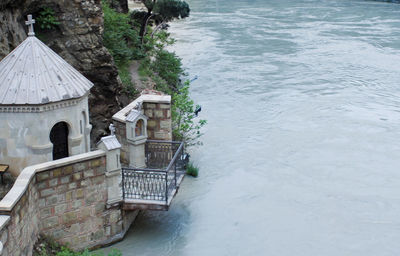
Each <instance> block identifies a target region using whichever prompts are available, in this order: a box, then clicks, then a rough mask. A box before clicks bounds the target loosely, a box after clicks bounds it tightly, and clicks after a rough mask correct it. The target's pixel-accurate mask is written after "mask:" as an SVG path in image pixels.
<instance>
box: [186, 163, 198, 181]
mask: <svg viewBox="0 0 400 256" xmlns="http://www.w3.org/2000/svg"><path fill="white" fill-rule="evenodd" d="M186 174H188V175H190V176H193V177H197V176H199V167H197V166H196V165H194V164H193V163H192V162H190V163H188V165H187V166H186Z"/></svg>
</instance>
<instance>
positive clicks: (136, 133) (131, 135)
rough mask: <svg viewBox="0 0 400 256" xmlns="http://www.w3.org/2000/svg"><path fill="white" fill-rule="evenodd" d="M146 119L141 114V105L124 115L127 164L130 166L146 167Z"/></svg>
mask: <svg viewBox="0 0 400 256" xmlns="http://www.w3.org/2000/svg"><path fill="white" fill-rule="evenodd" d="M147 119H148V118H147V117H146V116H145V115H144V114H142V110H141V106H138V107H137V109H132V110H131V111H130V112H129V113H128V115H127V116H126V136H127V141H128V143H129V165H130V166H131V167H135V168H143V167H146V163H145V143H146V140H147Z"/></svg>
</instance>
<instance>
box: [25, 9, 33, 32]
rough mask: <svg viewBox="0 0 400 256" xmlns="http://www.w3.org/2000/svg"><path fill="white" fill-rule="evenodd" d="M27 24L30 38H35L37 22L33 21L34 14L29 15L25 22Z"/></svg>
mask: <svg viewBox="0 0 400 256" xmlns="http://www.w3.org/2000/svg"><path fill="white" fill-rule="evenodd" d="M25 24H26V25H27V26H28V27H29V32H28V36H34V35H35V31H33V24H35V20H34V19H32V14H29V15H28V20H27V21H25Z"/></svg>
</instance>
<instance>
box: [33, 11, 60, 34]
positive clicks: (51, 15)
mask: <svg viewBox="0 0 400 256" xmlns="http://www.w3.org/2000/svg"><path fill="white" fill-rule="evenodd" d="M36 21H37V23H38V24H39V26H40V28H41V29H53V28H55V27H56V26H57V25H59V24H60V22H58V20H57V18H56V17H55V12H54V10H53V9H51V8H49V7H44V8H43V10H42V11H40V12H39V15H38V16H37V17H36Z"/></svg>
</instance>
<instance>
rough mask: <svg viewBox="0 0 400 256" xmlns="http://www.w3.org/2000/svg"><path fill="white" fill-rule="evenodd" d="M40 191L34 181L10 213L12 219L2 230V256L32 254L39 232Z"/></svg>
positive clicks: (0, 233)
mask: <svg viewBox="0 0 400 256" xmlns="http://www.w3.org/2000/svg"><path fill="white" fill-rule="evenodd" d="M38 197H39V193H38V191H37V189H36V186H35V183H34V182H32V183H31V184H30V185H29V187H28V189H27V192H26V193H25V195H24V196H22V197H21V199H20V200H19V202H18V203H17V204H16V205H15V207H14V208H13V210H12V211H11V213H10V217H11V218H10V221H9V222H8V224H7V226H6V227H5V228H3V229H2V230H1V231H0V239H1V242H2V244H3V253H2V254H1V255H2V256H14V255H31V254H32V248H33V245H34V244H35V242H36V240H37V237H38V234H39V214H38V207H37V201H38Z"/></svg>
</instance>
